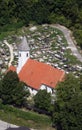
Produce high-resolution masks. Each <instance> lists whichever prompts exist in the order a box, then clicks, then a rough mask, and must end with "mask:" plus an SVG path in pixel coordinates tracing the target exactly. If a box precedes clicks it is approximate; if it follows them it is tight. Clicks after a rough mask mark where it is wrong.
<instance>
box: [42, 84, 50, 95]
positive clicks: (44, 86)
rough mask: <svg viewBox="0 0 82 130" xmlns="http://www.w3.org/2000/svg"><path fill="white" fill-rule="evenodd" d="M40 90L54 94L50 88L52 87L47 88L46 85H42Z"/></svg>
mask: <svg viewBox="0 0 82 130" xmlns="http://www.w3.org/2000/svg"><path fill="white" fill-rule="evenodd" d="M40 89H41V90H44V89H46V90H47V92H50V93H52V88H50V87H48V86H46V85H44V84H42V85H41V87H40Z"/></svg>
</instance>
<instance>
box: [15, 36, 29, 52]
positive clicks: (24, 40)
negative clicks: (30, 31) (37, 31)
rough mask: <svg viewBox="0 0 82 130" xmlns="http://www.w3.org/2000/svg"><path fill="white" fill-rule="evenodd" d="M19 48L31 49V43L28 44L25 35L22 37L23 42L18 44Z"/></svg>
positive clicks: (22, 49)
mask: <svg viewBox="0 0 82 130" xmlns="http://www.w3.org/2000/svg"><path fill="white" fill-rule="evenodd" d="M18 50H20V51H29V50H30V48H29V44H28V42H27V39H26V37H25V36H24V37H23V38H22V41H21V43H20V44H19V45H18Z"/></svg>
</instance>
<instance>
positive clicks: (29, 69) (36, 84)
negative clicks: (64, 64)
mask: <svg viewBox="0 0 82 130" xmlns="http://www.w3.org/2000/svg"><path fill="white" fill-rule="evenodd" d="M18 75H19V78H20V80H21V81H23V82H25V83H26V84H27V85H29V86H30V87H32V88H34V89H36V90H38V89H40V86H41V85H42V84H44V85H47V86H49V87H51V88H55V87H56V85H57V83H58V82H60V81H62V80H63V78H64V75H65V72H64V71H63V70H59V69H57V68H54V67H52V66H50V65H48V64H45V63H42V62H38V61H36V60H32V59H28V60H27V62H26V63H25V65H24V66H23V67H22V69H21V71H20V72H19V74H18Z"/></svg>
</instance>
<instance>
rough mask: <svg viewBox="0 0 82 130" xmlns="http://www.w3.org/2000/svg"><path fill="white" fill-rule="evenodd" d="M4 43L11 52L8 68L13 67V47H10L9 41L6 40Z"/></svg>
mask: <svg viewBox="0 0 82 130" xmlns="http://www.w3.org/2000/svg"><path fill="white" fill-rule="evenodd" d="M4 43H5V44H6V45H7V46H8V48H9V50H10V61H9V63H8V67H9V66H11V65H12V61H13V59H14V55H13V47H12V45H10V44H9V43H8V42H7V40H4Z"/></svg>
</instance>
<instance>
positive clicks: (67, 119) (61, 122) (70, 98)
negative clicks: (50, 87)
mask: <svg viewBox="0 0 82 130" xmlns="http://www.w3.org/2000/svg"><path fill="white" fill-rule="evenodd" d="M56 97H57V100H56V102H55V105H54V112H53V118H52V121H53V125H54V126H55V127H56V128H57V130H68V129H70V130H78V129H79V130H81V129H82V91H81V87H80V80H79V79H78V78H75V77H74V76H73V75H67V77H66V79H65V81H64V82H62V83H60V84H59V85H58V86H57V93H56Z"/></svg>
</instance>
